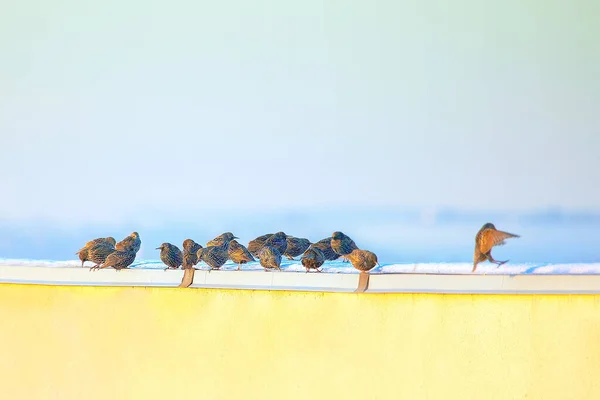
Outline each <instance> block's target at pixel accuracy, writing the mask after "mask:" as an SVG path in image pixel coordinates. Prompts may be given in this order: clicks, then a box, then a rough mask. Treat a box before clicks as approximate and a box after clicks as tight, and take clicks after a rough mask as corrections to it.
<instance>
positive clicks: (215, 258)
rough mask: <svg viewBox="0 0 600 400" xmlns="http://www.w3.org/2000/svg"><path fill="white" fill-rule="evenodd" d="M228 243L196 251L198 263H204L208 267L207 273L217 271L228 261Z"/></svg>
mask: <svg viewBox="0 0 600 400" xmlns="http://www.w3.org/2000/svg"><path fill="white" fill-rule="evenodd" d="M228 248H229V241H225V243H223V244H222V245H221V246H208V247H205V248H203V249H200V250H198V262H200V260H202V261H204V262H205V263H206V264H207V265H208V266H209V267H210V269H209V271H212V270H213V269H219V268H221V267H222V266H223V264H225V263H226V262H227V260H228V259H229V253H228V251H227V250H228Z"/></svg>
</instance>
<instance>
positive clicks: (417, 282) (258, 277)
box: [0, 265, 600, 294]
mask: <svg viewBox="0 0 600 400" xmlns="http://www.w3.org/2000/svg"><path fill="white" fill-rule="evenodd" d="M182 278H183V271H182V270H168V271H163V270H157V269H124V270H121V271H115V270H112V269H106V270H100V271H93V272H90V271H89V269H88V268H47V267H32V266H27V267H24V266H7V265H5V266H0V283H19V284H40V285H65V286H73V285H77V286H149V287H177V286H178V285H179V284H180V283H181V280H182ZM357 286H358V274H335V273H315V272H311V273H308V274H307V273H304V272H278V271H273V272H264V271H211V272H208V271H203V270H197V271H195V274H194V282H193V283H192V285H191V286H190V288H223V289H251V290H292V291H319V292H353V291H354V290H355V289H356V287H357ZM366 293H463V294H470V293H473V294H478V293H482V294H483V293H489V294H596V293H600V275H499V274H495V275H465V274H456V275H452V274H414V273H390V274H381V273H379V274H371V277H370V281H369V289H368V290H367V292H366Z"/></svg>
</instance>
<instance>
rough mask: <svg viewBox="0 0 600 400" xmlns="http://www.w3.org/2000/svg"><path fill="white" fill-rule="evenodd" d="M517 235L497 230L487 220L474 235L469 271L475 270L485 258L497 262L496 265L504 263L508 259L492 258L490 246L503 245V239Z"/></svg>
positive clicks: (516, 236)
mask: <svg viewBox="0 0 600 400" xmlns="http://www.w3.org/2000/svg"><path fill="white" fill-rule="evenodd" d="M518 237H519V235H515V234H513V233H508V232H502V231H499V230H497V229H496V227H495V226H494V224H492V223H489V222H488V223H487V224H485V225H483V226H482V227H481V229H480V230H479V232H477V235H476V236H475V254H474V255H473V270H472V271H471V272H475V269H476V268H477V264H479V263H480V262H483V261H485V260H489V261H490V262H491V263H494V264H497V265H498V267H499V266H501V265H502V264H504V263H507V262H508V260H506V261H496V260H494V258H493V257H492V247H494V246H502V245H504V244H505V243H504V240H505V239H510V238H518Z"/></svg>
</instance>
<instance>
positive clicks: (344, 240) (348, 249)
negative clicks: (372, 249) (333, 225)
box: [331, 232, 358, 258]
mask: <svg viewBox="0 0 600 400" xmlns="http://www.w3.org/2000/svg"><path fill="white" fill-rule="evenodd" d="M331 248H332V249H333V251H335V252H336V253H337V254H339V255H340V256H342V257H344V258H347V255H348V254H350V253H352V252H353V251H354V250H356V249H358V246H357V245H356V243H354V240H352V239H351V238H350V237H349V236H347V235H345V234H344V233H342V232H333V235H331Z"/></svg>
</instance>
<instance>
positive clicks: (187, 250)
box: [181, 239, 202, 269]
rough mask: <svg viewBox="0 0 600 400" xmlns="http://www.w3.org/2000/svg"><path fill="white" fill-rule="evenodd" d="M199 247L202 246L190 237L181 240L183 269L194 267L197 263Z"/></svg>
mask: <svg viewBox="0 0 600 400" xmlns="http://www.w3.org/2000/svg"><path fill="white" fill-rule="evenodd" d="M201 248H202V246H201V245H200V244H198V243H196V242H195V241H193V240H192V239H185V240H184V241H183V261H182V264H181V265H182V267H183V269H188V268H194V266H195V265H196V264H198V250H200V249H201Z"/></svg>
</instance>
